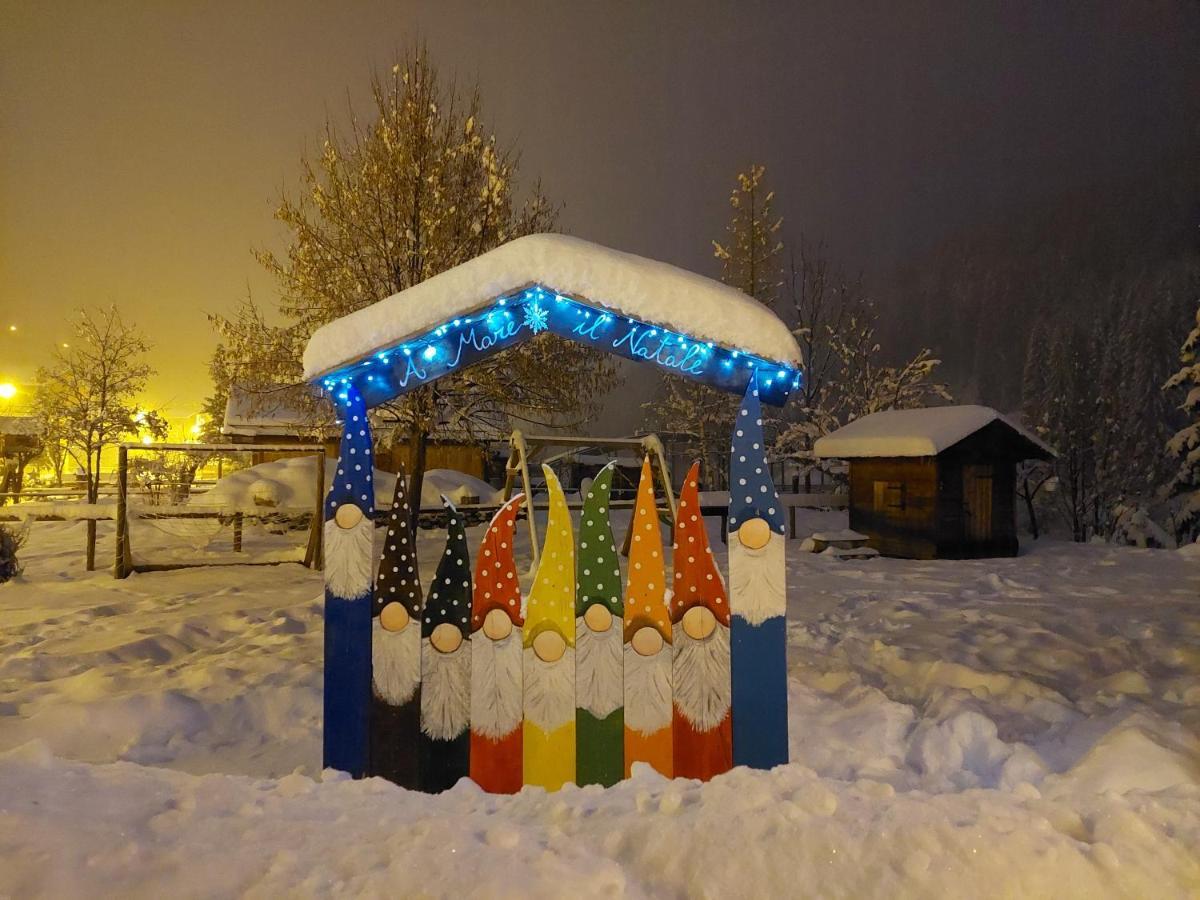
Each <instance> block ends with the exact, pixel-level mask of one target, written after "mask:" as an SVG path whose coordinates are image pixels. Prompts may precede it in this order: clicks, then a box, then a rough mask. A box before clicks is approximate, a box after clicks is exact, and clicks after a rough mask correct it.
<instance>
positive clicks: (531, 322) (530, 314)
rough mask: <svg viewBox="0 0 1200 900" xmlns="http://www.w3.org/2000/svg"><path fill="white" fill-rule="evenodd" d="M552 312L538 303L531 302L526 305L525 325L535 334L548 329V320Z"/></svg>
mask: <svg viewBox="0 0 1200 900" xmlns="http://www.w3.org/2000/svg"><path fill="white" fill-rule="evenodd" d="M549 316H550V314H549V313H548V312H547V311H546V310H545V309H543V308H542V307H541V306H540V305H539V304H538V303H536V302H534V303H530V304H529V305H528V306H526V307H525V322H524V324H525V326H526V327H527V328H528V329H529V330H530V331H532V332H533V333H534V334H538V333H540V332H542V331H545V330H546V321H547V319H548V318H549Z"/></svg>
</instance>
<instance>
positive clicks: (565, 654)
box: [523, 466, 575, 791]
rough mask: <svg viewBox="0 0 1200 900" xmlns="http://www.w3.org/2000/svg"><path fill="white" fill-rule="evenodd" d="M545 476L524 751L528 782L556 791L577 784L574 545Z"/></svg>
mask: <svg viewBox="0 0 1200 900" xmlns="http://www.w3.org/2000/svg"><path fill="white" fill-rule="evenodd" d="M542 472H543V473H544V474H545V476H546V487H547V489H548V490H549V494H550V515H549V517H548V518H547V520H546V541H545V543H544V544H543V546H542V555H541V559H540V560H539V561H538V568H537V573H536V574H535V575H534V578H533V587H532V588H531V589H530V591H529V603H528V605H527V607H526V610H525V635H524V646H525V651H524V667H523V668H524V675H525V727H524V735H523V739H524V748H523V749H524V758H525V783H526V784H536V785H540V786H542V787H544V788H546V790H548V791H556V790H558V789H559V788H560V787H562V786H563V785H564V784H566V783H567V782H568V781H574V780H575V542H574V539H573V538H572V536H571V513H570V511H569V510H568V509H567V498H566V497H565V496H564V495H563V489H562V485H560V484H559V483H558V478H557V477H556V476H555V474H554V470H553V469H551V468H550V467H549V466H542ZM530 514H531V515H532V510H531V511H530Z"/></svg>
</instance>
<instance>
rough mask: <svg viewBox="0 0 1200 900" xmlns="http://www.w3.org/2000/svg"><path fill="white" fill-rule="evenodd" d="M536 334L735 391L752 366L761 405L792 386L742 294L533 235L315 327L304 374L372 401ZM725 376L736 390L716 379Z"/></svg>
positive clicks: (767, 326) (778, 346)
mask: <svg viewBox="0 0 1200 900" xmlns="http://www.w3.org/2000/svg"><path fill="white" fill-rule="evenodd" d="M523 292H528V293H523ZM506 302H507V303H509V306H508V307H507V308H503V307H504V304H505V303H506ZM497 304H498V305H497ZM514 313H515V315H514ZM522 316H523V317H524V320H523V321H522ZM543 330H549V331H552V332H554V333H557V334H560V335H562V336H564V337H568V338H571V339H574V340H579V341H581V342H590V343H592V344H593V345H595V346H597V347H598V348H599V347H604V346H605V345H604V341H605V339H606V338H608V339H609V341H608V344H607V347H606V349H607V350H608V351H609V352H613V353H617V354H619V355H625V356H627V357H629V358H632V359H643V360H646V361H650V362H654V363H657V364H658V365H660V366H663V367H665V368H668V369H674V370H676V371H677V372H678V373H679V374H683V375H689V376H692V377H700V376H701V375H702V374H704V375H710V376H711V377H710V379H709V380H710V381H712V382H713V383H717V384H718V385H719V386H723V387H725V388H726V389H729V390H733V389H737V390H738V391H739V392H740V390H742V389H743V388H744V384H745V381H746V379H747V378H748V377H749V373H750V372H751V371H755V370H757V371H759V373H760V374H759V382H760V388H761V389H764V390H765V391H766V393H767V396H768V399H770V397H771V396H772V395H774V394H782V395H783V396H786V393H787V390H788V389H790V388H791V386H792V385H793V381H795V382H796V383H798V377H799V376H798V372H797V371H796V370H797V369H798V368H799V366H800V363H801V361H802V360H801V353H800V348H799V346H798V345H797V344H796V340H795V338H794V337H793V336H792V333H791V331H790V330H789V329H788V327H787V325H786V324H784V322H783V321H782V320H780V319H779V317H778V316H776V315H775V314H774V313H773V312H771V311H770V310H769V309H767V308H766V307H765V306H763V305H762V304H761V303H759V302H758V301H756V300H754V299H753V298H751V297H748V296H747V295H745V294H743V293H742V292H741V291H738V290H735V289H734V288H731V287H729V286H727V285H724V284H721V283H720V282H717V281H714V280H712V279H710V278H705V277H703V276H701V275H697V274H695V273H693V272H688V271H686V270H684V269H679V268H676V267H675V266H671V265H668V264H666V263H662V262H656V261H654V260H649V259H643V258H642V257H639V256H634V255H632V254H629V253H622V252H619V251H617V250H610V249H608V248H607V247H601V246H599V245H597V244H592V243H589V242H587V241H583V240H580V239H579V238H574V237H568V236H565V235H558V234H537V235H528V236H526V237H522V238H518V239H517V240H514V241H510V242H509V243H507V244H504V245H502V246H500V247H497V248H496V249H494V250H491V251H489V252H488V253H484V254H482V255H481V256H478V257H476V258H474V259H472V260H469V261H467V262H465V263H462V264H461V265H458V266H455V267H454V268H452V269H449V270H447V271H445V272H442V273H441V274H439V275H435V276H434V277H432V278H429V279H427V280H426V281H423V282H421V283H420V284H417V285H414V286H413V287H411V288H408V289H407V290H404V291H401V292H400V293H398V294H393V295H392V296H391V297H388V298H386V299H384V300H380V301H379V302H378V303H375V304H373V305H371V306H368V307H365V308H363V309H360V310H358V311H356V312H353V313H351V314H349V315H347V316H343V317H342V318H340V319H337V320H335V321H333V322H330V323H328V324H326V325H324V326H322V327H321V328H319V329H318V330H317V332H316V333H315V334H314V335H313V336H312V338H311V340H310V341H309V343H308V347H307V348H306V349H305V351H304V377H305V378H306V379H309V380H316V379H326V378H328V377H330V376H334V377H335V378H336V379H338V380H340V379H342V378H345V379H346V380H345V381H341V382H340V383H344V384H349V383H353V384H355V385H356V386H357V387H358V388H359V390H360V391H362V392H363V393H364V396H366V398H367V401H368V405H375V403H377V402H382V399H387V396H388V395H390V396H395V395H396V394H398V393H403V392H404V391H406V390H410V389H411V388H412V387H413V386H415V385H416V384H417V383H421V382H425V381H427V380H428V381H432V380H433V379H434V378H437V377H440V376H441V375H443V374H447V372H448V371H449V370H451V369H453V368H454V367H455V366H457V365H458V364H459V363H460V362H463V364H469V363H470V361H471V360H472V359H473V358H478V356H479V354H480V353H484V352H488V351H491V352H494V351H495V350H499V349H503V348H504V347H506V346H510V345H511V344H512V343H513V342H514V341H516V340H521V339H524V338H525V337H529V336H533V335H536V334H538V333H540V332H541V331H543ZM464 348H466V352H465V355H464ZM714 348H716V349H714ZM402 351H403V353H404V355H405V357H407V359H401V358H399V354H400V353H401V352H402ZM389 355H391V356H392V357H393V358H392V360H391V366H390V368H389V367H387V364H388V357H389ZM706 357H707V361H706ZM718 357H719V362H718V361H717V358H718ZM372 365H374V368H373V369H371V368H367V367H369V366H372ZM705 365H707V366H708V369H707V370H706V371H704V372H702V369H704V367H705ZM722 366H723V367H724V372H722V371H721V367H722ZM360 368H361V371H360ZM385 368H386V371H385ZM714 370H715V371H714ZM729 376H732V379H740V385H733V384H729V383H725V382H729V381H731V378H730V377H729ZM722 377H724V382H722V381H721V380H720V379H721V378H722ZM372 380H373V381H374V382H375V385H374V386H372V384H370V383H369V382H370V381H372ZM771 381H773V382H774V385H775V387H774V388H771V387H770V386H769V385H770V382H771ZM785 381H786V386H785ZM384 382H387V387H386V389H385V387H384V384H383V383H384ZM331 383H332V382H331ZM328 386H330V385H327V387H328ZM372 394H378V397H374V396H372ZM379 398H382V399H379Z"/></svg>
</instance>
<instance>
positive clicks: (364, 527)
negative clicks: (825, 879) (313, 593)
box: [324, 516, 375, 600]
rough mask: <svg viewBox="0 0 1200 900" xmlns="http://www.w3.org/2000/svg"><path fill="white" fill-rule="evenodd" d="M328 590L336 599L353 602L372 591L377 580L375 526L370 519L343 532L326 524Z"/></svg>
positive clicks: (326, 583)
mask: <svg viewBox="0 0 1200 900" xmlns="http://www.w3.org/2000/svg"><path fill="white" fill-rule="evenodd" d="M324 537H325V589H326V590H328V591H329V593H331V594H333V595H334V596H335V597H341V598H342V599H343V600H353V599H354V598H355V597H361V596H362V595H363V594H365V593H367V592H368V591H369V590H371V584H372V582H373V580H374V572H373V569H374V567H373V566H372V563H373V562H374V558H375V553H374V547H373V546H372V542H373V541H374V538H375V523H374V522H372V521H371V520H370V519H369V518H367V517H366V516H363V518H362V519H361V520H360V521H359V523H358V524H357V525H353V526H351V527H350V528H342V527H341V526H340V525H338V523H337V522H336V521H334V520H333V519H330V520H329V521H328V522H326V523H325V535H324Z"/></svg>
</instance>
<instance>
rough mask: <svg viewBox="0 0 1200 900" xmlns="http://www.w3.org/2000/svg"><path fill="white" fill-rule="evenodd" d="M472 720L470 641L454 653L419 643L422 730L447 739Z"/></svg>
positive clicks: (427, 643) (426, 640) (430, 735)
mask: <svg viewBox="0 0 1200 900" xmlns="http://www.w3.org/2000/svg"><path fill="white" fill-rule="evenodd" d="M470 720H471V642H470V641H463V642H462V643H461V644H459V645H458V649H457V650H455V651H454V652H453V653H442V652H441V651H439V650H436V649H434V646H433V644H432V643H430V640H429V639H428V638H426V639H424V640H423V641H422V642H421V731H422V732H424V733H425V734H427V735H428V736H429V737H431V738H436V739H438V740H439V741H450V740H453V739H454V738H456V737H458V736H459V735H461V734H462V733H463V732H464V731H466V730H467V726H468V725H469V724H470Z"/></svg>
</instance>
